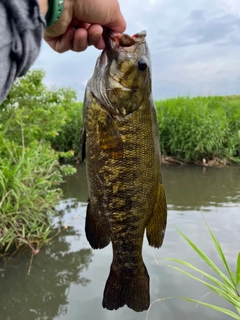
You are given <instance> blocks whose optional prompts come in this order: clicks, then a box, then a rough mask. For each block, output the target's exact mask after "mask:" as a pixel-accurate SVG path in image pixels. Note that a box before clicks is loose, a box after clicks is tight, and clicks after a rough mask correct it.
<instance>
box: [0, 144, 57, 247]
mask: <svg viewBox="0 0 240 320" xmlns="http://www.w3.org/2000/svg"><path fill="white" fill-rule="evenodd" d="M3 147H4V145H3V144H2V148H3ZM4 152H5V154H8V157H7V159H6V157H1V158H0V199H1V201H0V251H3V252H7V251H8V249H9V248H10V247H15V248H18V247H19V246H21V245H22V244H28V245H29V246H30V247H31V249H32V250H35V249H36V250H37V248H38V246H39V245H40V243H42V242H44V241H45V240H46V239H47V237H48V235H49V232H50V221H51V218H52V216H53V214H54V213H55V211H54V207H55V206H56V204H57V203H58V201H59V199H60V195H61V191H60V189H59V188H58V185H59V183H60V182H61V181H62V175H61V172H60V170H59V163H58V157H57V155H56V153H54V152H53V150H51V148H50V147H49V146H47V145H45V144H44V143H40V144H36V143H35V144H32V145H31V147H30V148H24V147H21V146H12V147H11V149H10V148H9V145H8V143H7V142H6V144H5V150H4ZM34 248H35V249H34Z"/></svg>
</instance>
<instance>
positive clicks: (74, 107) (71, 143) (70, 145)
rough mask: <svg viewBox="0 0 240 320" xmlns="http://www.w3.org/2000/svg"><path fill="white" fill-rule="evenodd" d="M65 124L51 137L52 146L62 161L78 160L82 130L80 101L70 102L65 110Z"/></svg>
mask: <svg viewBox="0 0 240 320" xmlns="http://www.w3.org/2000/svg"><path fill="white" fill-rule="evenodd" d="M65 112H66V117H67V120H66V124H65V125H64V126H62V127H61V129H60V130H59V131H58V134H57V135H56V136H55V137H53V138H52V139H51V142H52V147H53V148H54V150H56V151H58V153H59V156H60V157H61V158H63V159H64V161H71V162H72V161H79V159H80V158H81V139H82V130H83V121H82V103H79V102H78V103H77V102H75V103H72V104H71V106H69V107H68V108H67V109H66V110H65Z"/></svg>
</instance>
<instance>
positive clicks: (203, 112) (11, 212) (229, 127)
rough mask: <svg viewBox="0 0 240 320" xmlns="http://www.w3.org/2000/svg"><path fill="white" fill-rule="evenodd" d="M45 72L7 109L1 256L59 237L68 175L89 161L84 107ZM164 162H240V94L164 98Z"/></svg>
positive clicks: (25, 84)
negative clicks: (50, 84)
mask: <svg viewBox="0 0 240 320" xmlns="http://www.w3.org/2000/svg"><path fill="white" fill-rule="evenodd" d="M43 78H44V72H43V71H41V70H34V71H32V72H29V73H28V74H27V75H26V76H25V77H23V78H21V79H18V80H17V81H16V82H15V84H14V86H13V87H12V89H11V91H10V93H9V95H8V97H7V99H6V100H5V101H4V103H3V104H2V105H1V106H0V123H1V125H0V252H2V253H4V254H5V253H6V252H8V251H9V249H11V248H12V247H14V248H19V247H20V246H21V245H23V244H24V245H26V244H27V245H28V246H29V247H30V248H31V250H32V252H33V254H35V253H36V252H38V251H39V248H40V247H41V245H42V243H44V242H45V241H47V239H48V238H49V236H50V233H51V221H52V217H53V216H54V214H55V210H54V208H55V207H56V205H57V203H58V202H59V200H60V197H61V192H60V189H59V186H60V184H61V182H62V180H63V176H64V175H69V174H72V173H74V168H73V167H72V166H66V165H65V166H63V165H60V163H61V164H62V163H69V164H75V163H79V162H80V159H81V136H82V129H83V121H82V103H81V102H79V101H77V95H76V92H74V91H73V90H71V89H70V88H59V89H54V88H53V89H52V90H49V89H48V88H46V86H45V85H44V84H43ZM156 108H157V116H158V125H159V133H160V144H161V151H162V156H163V164H164V163H167V164H170V163H171V164H172V163H174V164H180V165H182V164H198V165H204V166H224V165H228V164H240V96H233V97H196V98H189V97H179V98H175V99H167V100H161V101H156Z"/></svg>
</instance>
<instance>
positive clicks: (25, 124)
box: [0, 71, 81, 253]
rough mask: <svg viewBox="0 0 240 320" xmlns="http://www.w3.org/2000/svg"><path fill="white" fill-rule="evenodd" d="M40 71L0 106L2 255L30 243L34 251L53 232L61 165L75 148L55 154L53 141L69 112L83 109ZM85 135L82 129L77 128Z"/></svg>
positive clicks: (69, 169) (21, 82)
mask: <svg viewBox="0 0 240 320" xmlns="http://www.w3.org/2000/svg"><path fill="white" fill-rule="evenodd" d="M43 77H44V73H43V72H42V71H32V72H30V73H28V74H27V76H26V77H24V78H22V79H20V80H17V81H16V83H15V85H14V86H13V87H12V90H11V91H10V93H9V95H8V97H7V99H6V100H5V101H4V103H3V104H2V105H1V106H0V251H1V252H5V253H6V252H7V251H8V250H9V249H10V248H11V249H12V248H14V247H17V248H18V247H19V246H20V245H21V244H28V245H29V246H30V247H31V248H32V250H33V252H36V250H38V247H39V246H40V245H41V243H42V242H43V241H45V240H46V239H47V237H48V236H49V233H50V224H51V218H52V217H53V214H54V207H55V206H56V204H57V203H58V201H59V199H60V195H61V192H60V189H59V188H58V186H59V184H60V183H61V182H62V177H63V175H64V174H71V173H73V172H75V170H74V169H73V168H72V167H70V166H61V167H60V165H59V161H58V158H59V156H60V157H64V158H68V157H69V156H71V157H72V154H73V151H72V150H71V149H68V150H64V151H65V152H60V153H59V152H56V151H55V150H54V149H53V148H52V147H51V142H52V140H53V139H54V137H57V136H58V132H59V131H60V129H61V128H64V126H66V121H67V119H68V112H70V113H71V112H72V109H74V110H75V109H77V108H79V109H81V105H80V104H79V103H78V102H77V101H76V94H75V92H74V91H72V90H70V89H68V88H67V89H58V90H51V91H50V90H47V89H46V87H45V86H44V84H43V83H42V79H43ZM79 130H80V131H81V128H79Z"/></svg>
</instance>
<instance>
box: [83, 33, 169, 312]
mask: <svg viewBox="0 0 240 320" xmlns="http://www.w3.org/2000/svg"><path fill="white" fill-rule="evenodd" d="M104 32H105V33H104V37H105V42H106V49H105V50H104V51H103V53H102V55H101V56H100V58H99V59H98V61H97V63H96V67H95V71H94V75H93V77H92V79H91V80H90V81H89V82H88V85H87V88H86V93H85V99H84V111H83V119H84V132H85V134H84V135H83V136H84V137H85V141H84V152H83V154H85V155H86V163H87V166H86V167H87V177H88V191H89V204H88V208H87V215H86V226H85V230H86V236H87V239H88V241H89V243H90V245H91V246H92V247H93V248H94V249H101V248H103V247H105V246H107V245H108V244H109V242H111V243H112V248H113V260H112V264H111V268H110V274H109V277H108V279H107V282H106V285H105V289H104V296H103V307H105V308H107V309H109V310H113V309H118V308H120V307H122V306H123V305H125V304H126V305H127V306H128V307H130V308H132V309H133V310H135V311H143V310H146V309H147V308H148V307H149V303H150V295H149V275H148V272H147V269H146V267H145V265H144V262H143V258H142V244H143V236H144V232H145V229H146V231H147V232H146V234H147V238H148V242H149V244H150V245H151V246H154V247H160V246H161V245H162V241H163V237H164V231H165V228H166V221H167V208H166V200H165V194H164V189H163V185H162V181H161V172H160V147H159V133H158V125H157V117H156V110H155V106H154V102H153V99H152V96H151V66H150V64H149V61H150V57H149V51H148V48H147V44H146V41H145V37H144V34H143V33H139V36H138V34H136V35H134V36H133V37H130V36H128V35H126V34H125V35H118V36H115V35H112V34H111V33H109V31H107V30H105V31H104ZM128 52H129V54H128ZM138 61H141V69H138ZM144 61H146V64H147V63H148V65H147V67H146V69H145V65H144ZM113 75H118V76H119V77H120V79H119V83H118V84H116V82H117V80H116V79H113V77H114V76H113ZM104 90H105V91H104Z"/></svg>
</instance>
